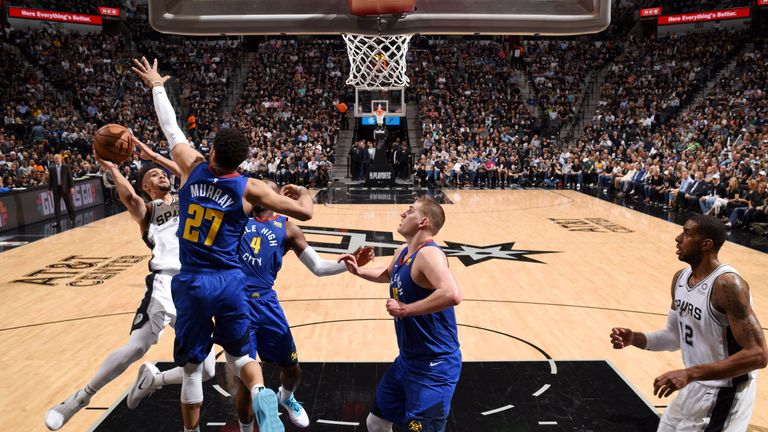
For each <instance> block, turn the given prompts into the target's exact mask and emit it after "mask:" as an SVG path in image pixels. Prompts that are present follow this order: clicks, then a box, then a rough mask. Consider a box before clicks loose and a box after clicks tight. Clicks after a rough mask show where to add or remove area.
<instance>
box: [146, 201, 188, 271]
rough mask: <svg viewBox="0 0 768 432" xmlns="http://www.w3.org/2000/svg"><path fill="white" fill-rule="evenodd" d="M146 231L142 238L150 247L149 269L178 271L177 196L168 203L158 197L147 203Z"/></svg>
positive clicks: (179, 266) (179, 267)
mask: <svg viewBox="0 0 768 432" xmlns="http://www.w3.org/2000/svg"><path fill="white" fill-rule="evenodd" d="M148 210H149V214H148V215H147V221H148V224H147V231H146V232H145V233H144V236H143V239H144V242H145V243H146V244H147V246H149V247H150V249H152V259H151V260H150V261H149V270H150V271H153V272H166V273H178V272H179V270H180V269H181V263H180V262H179V238H178V237H177V235H176V231H177V230H178V228H179V198H178V197H176V196H174V197H173V200H172V201H171V203H170V204H166V203H165V201H163V200H161V199H158V200H154V201H152V202H150V203H149V209H148Z"/></svg>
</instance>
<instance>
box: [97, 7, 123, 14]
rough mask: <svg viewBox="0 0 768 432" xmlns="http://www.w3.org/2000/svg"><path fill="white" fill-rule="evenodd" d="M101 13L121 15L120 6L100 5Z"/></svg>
mask: <svg viewBox="0 0 768 432" xmlns="http://www.w3.org/2000/svg"><path fill="white" fill-rule="evenodd" d="M99 14H101V15H107V16H113V17H119V16H120V8H113V7H106V6H99Z"/></svg>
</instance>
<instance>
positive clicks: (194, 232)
mask: <svg viewBox="0 0 768 432" xmlns="http://www.w3.org/2000/svg"><path fill="white" fill-rule="evenodd" d="M187 214H188V215H189V217H187V223H185V224H184V240H189V241H191V242H195V243H199V242H200V225H201V224H202V223H203V219H205V220H209V221H211V228H210V229H209V230H208V235H206V236H205V245H206V246H210V245H212V244H213V242H214V241H215V240H216V234H218V232H219V227H220V226H221V221H222V220H224V212H223V211H221V210H214V209H211V208H206V207H203V206H200V205H197V204H190V205H189V209H188V210H187Z"/></svg>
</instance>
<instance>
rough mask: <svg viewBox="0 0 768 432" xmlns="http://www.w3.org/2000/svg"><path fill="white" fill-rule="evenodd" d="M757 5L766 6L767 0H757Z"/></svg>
mask: <svg viewBox="0 0 768 432" xmlns="http://www.w3.org/2000/svg"><path fill="white" fill-rule="evenodd" d="M757 5H758V6H768V0H757Z"/></svg>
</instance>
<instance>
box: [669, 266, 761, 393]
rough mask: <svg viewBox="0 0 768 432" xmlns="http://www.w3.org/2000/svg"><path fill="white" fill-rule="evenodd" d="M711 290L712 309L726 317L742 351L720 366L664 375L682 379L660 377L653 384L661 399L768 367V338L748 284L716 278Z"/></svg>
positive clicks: (732, 278) (728, 275)
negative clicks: (696, 383) (695, 383)
mask: <svg viewBox="0 0 768 432" xmlns="http://www.w3.org/2000/svg"><path fill="white" fill-rule="evenodd" d="M712 290H713V291H712V306H714V307H715V308H716V309H717V310H720V311H723V312H724V313H725V315H726V318H727V319H728V326H729V327H730V328H731V332H732V333H733V338H734V339H735V340H736V343H738V344H739V346H740V347H741V350H740V351H739V352H737V353H735V354H733V355H731V356H730V357H728V358H726V359H724V360H721V361H718V362H714V363H708V364H702V365H698V366H693V367H690V368H688V369H683V370H682V371H672V372H669V373H668V374H665V375H670V374H674V373H675V372H680V374H678V375H682V377H678V376H671V377H667V376H665V375H662V376H660V377H659V378H657V381H659V382H658V387H657V384H656V383H654V389H655V390H657V391H658V392H659V394H660V395H662V396H666V395H669V394H671V393H672V392H674V391H675V390H679V389H680V388H682V387H684V385H685V384H687V383H688V382H690V381H706V380H716V379H726V378H733V377H736V376H739V375H743V374H745V373H748V372H751V371H753V370H756V369H762V368H764V367H765V366H766V365H768V348H766V345H765V336H764V335H763V329H762V328H761V326H760V322H759V321H758V320H757V317H756V316H755V312H754V311H753V310H752V305H751V300H750V296H749V285H748V284H747V282H746V281H745V280H744V279H742V278H741V276H739V275H737V274H735V273H726V274H723V275H722V276H720V277H718V278H717V280H716V281H715V284H714V286H713V287H712ZM723 324H725V323H723ZM693 338H694V341H695V338H696V335H693ZM675 378H678V381H675ZM680 384H683V385H682V386H681V385H680Z"/></svg>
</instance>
